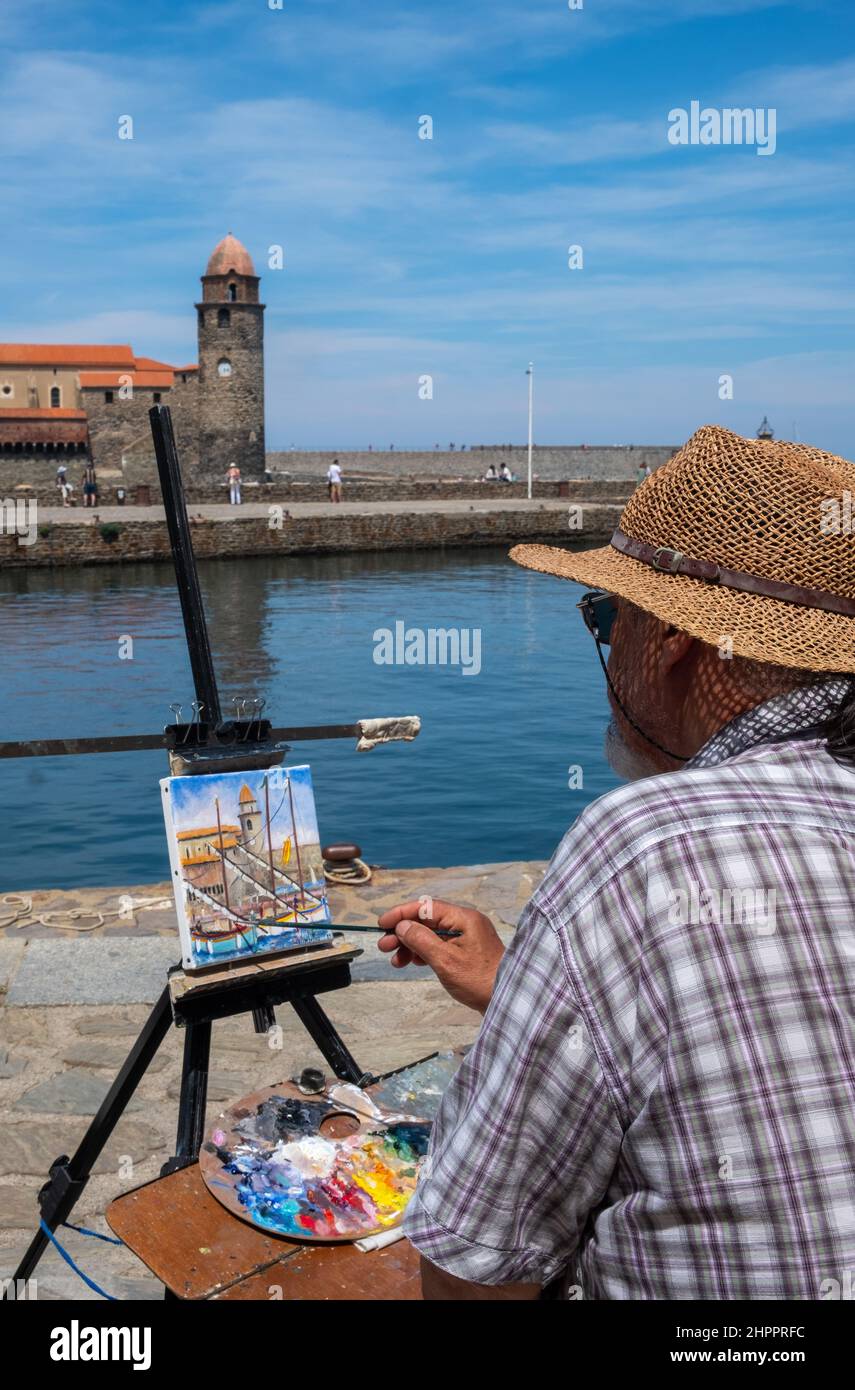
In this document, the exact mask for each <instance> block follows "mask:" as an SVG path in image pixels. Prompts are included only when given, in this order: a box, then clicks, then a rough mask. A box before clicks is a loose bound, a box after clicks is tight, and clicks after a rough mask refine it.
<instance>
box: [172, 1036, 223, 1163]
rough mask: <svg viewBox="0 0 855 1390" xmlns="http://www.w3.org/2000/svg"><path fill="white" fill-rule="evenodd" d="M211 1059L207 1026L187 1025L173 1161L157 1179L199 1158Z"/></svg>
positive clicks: (203, 1132)
mask: <svg viewBox="0 0 855 1390" xmlns="http://www.w3.org/2000/svg"><path fill="white" fill-rule="evenodd" d="M210 1058H211V1024H210V1022H208V1023H188V1025H187V1031H186V1033H185V1035H184V1061H183V1064H182V1068H181V1098H180V1100H179V1102H178V1135H177V1138H176V1141H175V1157H174V1158H171V1159H170V1160H169V1162H168V1163H166V1164H164V1166H163V1168H162V1169H161V1176H162V1177H166V1174H167V1173H174V1172H177V1170H178V1169H179V1168H187V1167H188V1166H189V1165H190V1164H191V1163H195V1162H196V1160H197V1158H198V1157H199V1150H200V1149H201V1147H202V1140H203V1139H204V1137H205V1106H206V1105H207V1101H208V1067H209V1064H210Z"/></svg>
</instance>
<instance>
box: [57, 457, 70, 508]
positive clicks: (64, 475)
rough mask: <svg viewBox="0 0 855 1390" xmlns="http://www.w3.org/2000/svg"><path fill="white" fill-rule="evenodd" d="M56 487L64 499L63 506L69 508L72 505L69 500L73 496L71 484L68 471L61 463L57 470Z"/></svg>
mask: <svg viewBox="0 0 855 1390" xmlns="http://www.w3.org/2000/svg"><path fill="white" fill-rule="evenodd" d="M56 485H57V487H58V488H59V491H60V495H61V497H62V505H63V506H64V507H69V506H70V505H71V503H70V502H69V500H68V499H69V497H70V496H71V483H70V482H69V481H68V469H67V468H66V466H65V464H64V463H61V464H60V465H59V468H58V469H57V470H56Z"/></svg>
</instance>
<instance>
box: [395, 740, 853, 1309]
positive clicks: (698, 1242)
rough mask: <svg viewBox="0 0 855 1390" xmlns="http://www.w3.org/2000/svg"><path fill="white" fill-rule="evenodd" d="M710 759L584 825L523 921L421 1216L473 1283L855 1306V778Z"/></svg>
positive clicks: (802, 745)
mask: <svg viewBox="0 0 855 1390" xmlns="http://www.w3.org/2000/svg"><path fill="white" fill-rule="evenodd" d="M714 742H715V741H714V740H713V741H711V743H710V744H708V745H707V746H706V748H705V749H704V750H703V754H704V755H705V756H704V757H702V758H701V760H700V762H701V765H699V766H691V765H690V766H688V767H687V768H686V769H684V770H681V771H679V772H675V773H669V774H667V775H665V776H660V777H656V778H651V779H648V780H646V781H643V782H637V783H633V784H631V785H629V786H625V787H621V788H619V789H618V790H617V791H614V792H611V793H609V794H608V795H607V796H604V797H602V798H600V799H599V800H598V801H596V802H595V803H593V805H591V806H589V807H588V808H587V809H586V810H585V811H584V813H583V814H582V815H581V816H580V817H579V819H578V820H577V821H576V823H575V825H574V826H573V827H572V828H571V829H570V831H569V832H568V833H567V835H566V836H565V837H564V839H563V841H562V843H561V845H560V846H559V848H558V850H557V852H556V854H555V856H554V858H553V859H552V862H551V864H550V865H549V868H548V870H547V873H546V876H545V878H544V880H543V883H542V884H541V886H540V888H539V889H538V890H537V892H536V893H535V894H534V896H533V898H532V899H531V901H530V902H529V904H528V906H527V907H526V909H525V912H524V913H523V917H522V919H521V922H520V925H519V928H518V930H517V932H516V934H515V937H514V940H513V943H512V945H511V947H510V949H509V950H508V951H507V953H506V955H505V957H504V959H503V962H502V965H501V967H500V970H499V975H498V979H497V983H496V988H495V991H494V995H493V999H492V1001H491V1004H490V1007H489V1009H488V1011H487V1014H486V1016H485V1019H484V1023H483V1026H482V1028H481V1031H480V1034H479V1037H478V1040H477V1042H476V1043H475V1045H474V1047H473V1048H472V1049H471V1051H470V1052H469V1054H468V1055H467V1057H466V1058H465V1060H464V1062H463V1064H462V1066H461V1068H460V1070H459V1072H458V1074H457V1076H456V1077H455V1078H454V1080H453V1082H452V1083H451V1086H450V1087H449V1090H448V1092H447V1093H446V1095H445V1097H444V1098H443V1102H442V1105H441V1107H440V1111H439V1115H438V1117H437V1121H436V1124H435V1127H434V1132H433V1137H432V1144H431V1150H430V1155H429V1161H428V1164H427V1167H426V1171H425V1172H424V1173H423V1175H422V1179H421V1181H420V1182H419V1186H418V1189H417V1193H416V1195H415V1197H414V1199H413V1201H412V1202H411V1204H410V1207H409V1210H408V1212H407V1217H406V1224H405V1229H406V1233H407V1235H408V1236H409V1238H410V1240H411V1241H412V1242H413V1244H414V1245H415V1246H416V1247H417V1248H418V1249H419V1250H420V1251H421V1252H422V1253H423V1254H424V1255H425V1256H426V1257H427V1258H428V1259H429V1260H431V1261H432V1262H433V1263H434V1264H436V1265H438V1266H440V1267H441V1268H442V1269H444V1270H446V1271H448V1272H449V1273H451V1274H454V1275H457V1276H458V1277H459V1278H462V1279H466V1280H469V1281H472V1282H474V1283H481V1284H503V1283H512V1282H517V1281H519V1282H529V1283H540V1284H546V1283H548V1282H551V1281H552V1280H554V1279H556V1278H558V1277H561V1278H562V1279H563V1280H564V1281H565V1293H566V1294H567V1296H570V1297H579V1296H582V1297H584V1298H588V1299H625V1300H626V1299H633V1300H643V1299H772V1298H783V1299H821V1298H833V1297H843V1298H845V1297H847V1292H846V1290H847V1288H849V1290H850V1291H849V1294H848V1296H849V1297H851V1296H852V1293H851V1280H852V1271H855V773H853V772H852V771H850V770H848V769H847V768H844V767H841V766H839V765H837V764H836V763H835V762H834V761H833V760H832V759H831V758H830V757H829V755H828V754H827V753H826V752H825V750H824V747H823V744H822V743H821V741H820V740H818V739H816V738H813V739H808V740H806V741H805V740H801V741H800V740H798V739H791V740H790V741H784V742H779V743H764V744H761V745H759V746H758V745H755V746H749V747H748V748H743V749H742V750H741V751H738V752H736V754H735V755H734V754H733V752H732V744H728V743H727V741H726V740H725V741H724V742H723V743H722V748H721V752H720V755H719V759H717V758H716V756H714V755H715V748H714V746H713V745H714ZM749 742H750V740H749ZM711 749H712V752H713V756H710V750H711ZM709 763H712V765H708V764H709ZM847 1272H848V1276H847ZM847 1277H848V1280H849V1283H848V1284H847ZM835 1289H836V1290H837V1292H835Z"/></svg>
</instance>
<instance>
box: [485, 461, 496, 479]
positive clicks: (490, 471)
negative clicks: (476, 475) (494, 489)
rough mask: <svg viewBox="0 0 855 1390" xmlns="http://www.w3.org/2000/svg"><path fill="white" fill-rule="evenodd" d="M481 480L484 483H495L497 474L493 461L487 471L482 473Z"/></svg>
mask: <svg viewBox="0 0 855 1390" xmlns="http://www.w3.org/2000/svg"><path fill="white" fill-rule="evenodd" d="M483 481H484V482H485V483H497V482H498V481H499V475H498V473H497V472H496V465H495V464H494V463H491V464H490V466H489V468H488V469H487V472H486V473H485V474H484V478H483Z"/></svg>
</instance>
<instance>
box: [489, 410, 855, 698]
mask: <svg viewBox="0 0 855 1390" xmlns="http://www.w3.org/2000/svg"><path fill="white" fill-rule="evenodd" d="M823 504H825V505H823ZM835 508H836V509H837V510H835ZM853 517H855V464H851V463H848V462H847V461H846V460H845V459H840V458H836V457H835V455H834V454H826V453H823V452H822V451H821V450H820V449H813V448H810V447H809V446H808V445H804V444H790V443H787V442H785V441H783V440H766V439H743V438H742V437H741V436H740V435H738V434H731V432H730V430H725V429H720V428H719V427H718V426H716V425H704V426H703V428H702V429H699V430H698V431H697V433H696V434H693V435H692V437H691V439H690V440H689V441H688V443H687V444H685V445H684V446H683V448H682V449H680V450H679V452H678V453H676V454H675V455H674V457H673V458H672V459H671V460H670V461H669V462H668V463H667V464H665V465H664V467H662V468H659V469H658V470H657V471H656V472H655V473H654V474H653V475H652V476H651V477H650V478H648V479H647V480H646V481H645V482H644V483H642V484H641V486H640V487H639V488H637V489H636V491H635V492H634V493H633V495H632V498H631V499H630V501H629V502H628V503H627V505H626V507H625V509H624V511H623V514H622V515H621V519H620V523H619V526H618V529H617V530H616V531H615V533H614V535H613V536H612V539H611V543H610V544H609V545H607V546H603V547H601V548H599V549H597V550H583V551H572V550H562V549H559V548H558V547H556V546H549V545H518V546H515V547H514V549H513V550H512V551H511V559H512V560H515V561H516V563H517V564H518V565H524V566H525V567H526V568H528V569H533V570H540V571H541V572H542V573H543V574H554V575H557V576H558V577H559V578H560V579H572V580H575V581H576V583H578V584H585V585H587V586H589V587H591V588H596V589H606V590H608V592H609V593H613V594H617V595H619V596H620V597H621V598H625V599H629V600H630V601H631V602H632V603H635V604H637V605H638V607H639V608H644V609H646V610H647V612H649V613H653V614H655V616H656V617H657V618H660V619H662V621H663V622H666V623H669V624H673V625H674V626H675V627H677V628H680V629H681V630H682V631H684V632H688V633H691V635H692V636H693V637H698V638H700V639H701V641H703V642H708V643H710V644H712V645H713V646H718V645H719V643H720V642H721V641H722V639H723V638H730V639H731V641H732V644H733V646H732V650H733V652H734V653H735V654H736V655H737V656H745V657H751V658H753V659H754V660H755V661H768V662H773V663H775V664H776V665H780V666H793V667H797V668H799V669H801V670H805V671H855V536H853V534H852V530H853Z"/></svg>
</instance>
